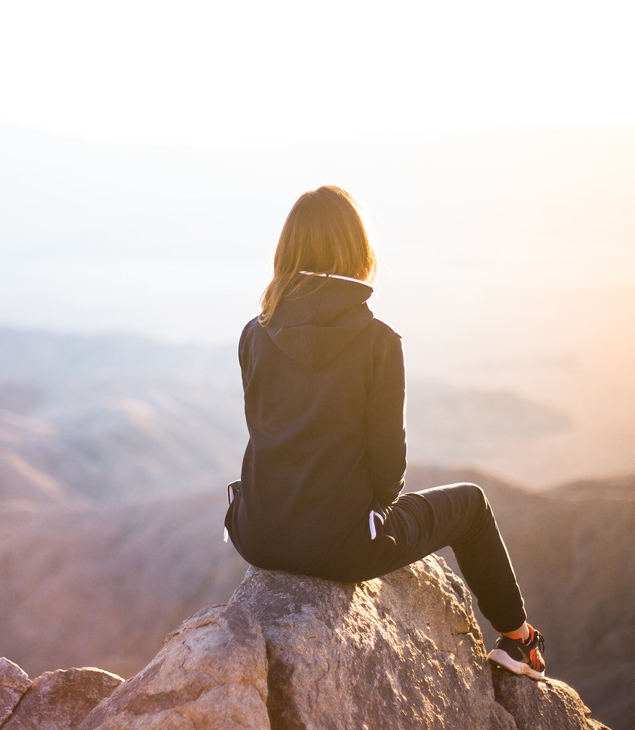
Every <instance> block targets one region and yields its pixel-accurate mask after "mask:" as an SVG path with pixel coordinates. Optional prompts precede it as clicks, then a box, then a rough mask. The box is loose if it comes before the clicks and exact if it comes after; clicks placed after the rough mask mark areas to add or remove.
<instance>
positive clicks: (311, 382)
mask: <svg viewBox="0 0 635 730" xmlns="http://www.w3.org/2000/svg"><path fill="white" fill-rule="evenodd" d="M299 276H303V280H302V281H301V286H300V290H299V292H298V294H297V295H294V297H293V298H287V299H283V300H282V302H281V303H280V304H279V305H278V307H277V308H276V310H275V312H274V315H273V317H272V319H271V321H270V322H269V324H268V325H267V326H266V327H263V326H262V325H261V324H260V323H259V322H258V320H257V319H253V320H251V321H250V322H249V323H248V324H247V325H246V327H245V329H244V330H243V332H242V335H241V338H240V345H239V359H240V366H241V370H242V378H243V387H244V393H245V416H246V419H247V426H248V429H249V443H248V445H247V449H246V452H245V456H244V460H243V466H242V473H241V482H242V484H241V489H240V492H239V496H238V497H237V498H236V499H235V500H234V501H233V502H232V504H231V506H230V508H229V510H228V513H227V517H226V520H225V525H226V527H227V529H228V531H229V534H230V536H231V539H232V542H233V543H234V545H235V546H236V548H237V550H238V552H239V553H240V554H241V555H242V556H243V557H244V558H245V559H246V560H247V561H248V562H250V563H251V564H253V565H257V566H259V567H262V568H269V569H281V570H289V571H292V572H299V573H306V574H310V575H322V576H324V577H341V576H342V575H345V574H346V573H345V571H344V572H343V566H344V565H345V564H346V563H349V562H350V561H351V558H354V556H353V555H351V552H353V553H354V552H356V551H357V552H359V551H361V552H364V551H365V549H366V547H369V546H370V534H369V511H370V510H371V509H375V510H377V511H380V512H382V514H385V512H386V509H387V508H389V506H390V505H391V504H392V503H393V502H394V501H395V500H396V498H397V496H398V495H399V492H400V491H401V489H402V487H403V484H404V472H405V468H406V440H405V429H404V400H405V384H404V362H403V353H402V348H401V338H400V336H399V335H398V334H396V333H395V332H394V331H393V330H392V329H391V328H390V327H388V326H387V325H386V324H384V323H383V322H381V321H379V320H377V319H375V318H374V317H373V314H372V312H371V311H370V310H369V308H368V305H367V304H366V300H367V299H368V298H369V297H370V295H371V294H372V288H371V287H370V286H368V285H366V284H363V283H361V282H359V281H355V280H351V279H344V278H339V277H332V276H330V277H324V276H319V275H299ZM338 566H340V567H342V570H340V569H339V568H338Z"/></svg>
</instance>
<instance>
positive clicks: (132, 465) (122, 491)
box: [0, 329, 568, 502]
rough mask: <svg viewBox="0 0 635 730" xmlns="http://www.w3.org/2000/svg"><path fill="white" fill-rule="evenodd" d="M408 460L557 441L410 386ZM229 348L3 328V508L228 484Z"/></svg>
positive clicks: (237, 418)
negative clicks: (9, 502) (22, 503)
mask: <svg viewBox="0 0 635 730" xmlns="http://www.w3.org/2000/svg"><path fill="white" fill-rule="evenodd" d="M407 414H408V444H409V453H410V458H411V459H413V460H425V461H429V460H434V461H436V462H437V463H439V462H440V463H446V464H450V465H453V464H457V463H458V464H461V463H466V462H471V463H474V462H478V460H479V458H481V457H489V456H491V455H492V454H496V453H497V449H501V448H505V449H509V448H510V447H511V448H513V445H514V444H515V443H518V444H520V443H524V442H525V441H526V440H527V439H531V438H536V437H540V436H541V435H544V434H548V433H553V432H558V431H560V430H563V429H566V428H567V427H568V421H567V419H566V418H564V417H563V416H562V415H560V414H559V413H558V412H557V411H554V410H553V409H550V408H547V407H546V406H543V405H541V404H536V403H534V402H532V401H529V400H527V399H524V398H521V397H519V396H517V395H515V394H513V393H510V392H504V391H481V390H475V389H468V388H456V387H454V386H449V385H447V384H444V383H442V382H439V381H430V380H416V379H414V380H410V381H409V383H408V409H407ZM247 437H248V436H247V430H246V427H245V424H244V416H243V404H242V391H241V384H240V372H239V367H238V362H237V355H236V352H235V348H233V347H202V346H195V345H169V344H164V343H160V342H155V341H153V340H150V339H147V338H143V337H137V336H132V335H95V336H84V335H68V334H56V333H51V332H40V331H28V330H15V329H0V500H2V499H12V500H16V499H18V500H20V499H21V500H29V501H36V502H40V501H41V502H57V501H60V500H64V499H69V498H72V499H83V500H120V499H126V498H130V497H139V496H148V495H152V494H155V495H156V494H166V495H167V494H182V493H184V492H188V493H189V492H195V491H200V490H204V489H208V488H210V487H211V485H216V484H222V483H223V482H224V481H227V480H231V479H234V478H236V477H237V476H238V474H239V470H240V464H241V459H242V454H243V452H244V448H245V445H246V443H247Z"/></svg>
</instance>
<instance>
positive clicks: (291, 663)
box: [80, 555, 604, 730]
mask: <svg viewBox="0 0 635 730" xmlns="http://www.w3.org/2000/svg"><path fill="white" fill-rule="evenodd" d="M589 714H590V713H589V711H588V709H587V708H586V707H585V706H584V704H583V703H582V701H581V700H580V698H579V697H578V695H577V694H576V693H575V692H574V691H573V690H572V689H571V688H569V687H567V686H566V685H565V684H563V683H562V682H558V681H556V680H549V681H544V682H539V683H536V682H533V681H532V680H530V679H528V678H526V677H516V676H512V675H509V674H507V673H506V672H504V671H503V670H498V669H494V668H493V667H492V666H491V665H490V664H489V663H488V662H487V661H486V659H485V649H484V646H483V642H482V637H481V632H480V630H479V627H478V625H477V623H476V620H475V618H474V613H473V611H472V605H471V599H470V595H469V593H468V591H467V589H466V588H465V586H464V584H463V583H462V581H461V580H460V579H459V578H458V577H457V576H456V575H455V574H454V573H452V571H450V570H449V568H448V567H447V565H446V564H445V562H444V561H443V560H442V559H441V558H438V557H437V556H434V555H432V556H429V557H428V558H425V559H424V560H422V561H419V562H417V563H414V564H413V565H410V566H408V567H406V568H402V569H401V570H398V571H395V572H394V573H391V574H389V575H387V576H384V577H383V578H378V579H375V580H371V581H366V582H364V583H360V584H347V583H335V582H331V581H326V580H320V579H316V578H309V577H305V576H298V575H291V574H289V573H285V572H281V571H264V570H259V569H256V568H250V569H249V570H248V572H247V575H246V577H245V579H244V580H243V582H242V584H241V585H240V587H239V588H238V590H237V591H236V592H235V593H234V595H233V596H232V599H231V600H230V602H229V604H228V605H227V606H226V607H222V606H212V607H210V608H208V609H205V610H203V611H201V612H199V613H198V614H196V615H195V616H193V617H192V618H191V619H189V620H188V621H186V622H185V623H184V624H183V625H182V626H181V627H180V628H179V629H177V631H175V632H174V633H173V634H171V635H170V636H168V639H167V640H166V643H165V645H164V647H163V649H162V650H161V652H159V654H158V655H157V657H156V658H155V660H154V661H153V662H152V663H151V664H150V665H149V666H148V667H146V669H144V670H143V671H142V672H141V673H140V674H138V675H137V676H136V677H133V678H132V679H130V680H128V681H127V682H125V683H124V684H123V685H122V686H121V687H120V688H119V689H118V690H116V691H115V692H114V693H113V694H112V695H111V696H110V697H109V698H108V699H107V700H105V701H104V702H102V703H101V704H100V705H99V706H98V707H97V708H95V709H94V710H93V711H92V713H91V714H90V715H89V716H88V717H87V718H86V719H85V721H84V722H83V723H82V724H81V726H80V730H141V729H142V728H144V729H146V728H147V729H148V730H152V729H153V728H165V730H172V729H173V730H181V728H183V729H184V730H185V729H186V728H187V729H188V730H189V729H190V728H193V727H195V728H204V729H205V730H214V729H216V728H218V729H219V730H220V729H221V728H223V729H225V728H227V729H229V730H231V729H232V728H238V727H242V728H244V727H247V728H253V729H254V730H256V728H257V729H259V730H266V729H267V728H272V729H273V730H352V729H354V730H383V729H384V728H390V729H391V730H415V728H417V729H418V730H419V729H421V728H428V729H429V730H437V729H438V730H464V728H468V727H469V728H474V730H525V728H527V729H528V728H532V730H547V729H548V730H582V729H583V730H598V729H599V728H602V727H604V726H602V725H600V724H599V723H596V722H594V721H593V720H591V719H590V717H589Z"/></svg>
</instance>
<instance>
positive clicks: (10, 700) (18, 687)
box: [0, 657, 31, 725]
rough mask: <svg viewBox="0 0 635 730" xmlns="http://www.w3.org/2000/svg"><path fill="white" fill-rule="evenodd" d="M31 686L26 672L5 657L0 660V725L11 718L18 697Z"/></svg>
mask: <svg viewBox="0 0 635 730" xmlns="http://www.w3.org/2000/svg"><path fill="white" fill-rule="evenodd" d="M30 686H31V680H30V679H29V677H28V675H27V673H26V672H23V671H22V669H20V667H19V666H18V665H17V664H14V663H13V662H10V661H9V660H8V659H5V657H1V658H0V725H2V723H3V722H4V721H5V720H6V719H7V718H8V717H10V716H11V713H12V712H13V708H14V707H15V706H16V705H17V704H18V702H19V701H20V697H22V695H23V694H24V693H25V692H26V691H27V689H29V687H30Z"/></svg>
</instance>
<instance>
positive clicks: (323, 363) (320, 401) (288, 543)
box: [225, 186, 545, 679]
mask: <svg viewBox="0 0 635 730" xmlns="http://www.w3.org/2000/svg"><path fill="white" fill-rule="evenodd" d="M375 270H376V259H375V255H374V253H373V250H372V247H371V245H370V242H369V239H368V235H367V231H366V228H365V226H364V223H363V219H362V214H361V210H360V206H359V205H358V203H357V202H356V201H355V200H354V198H353V197H352V196H351V195H350V194H349V193H347V192H346V191H344V190H342V189H341V188H338V187H334V186H324V187H321V188H319V189H318V190H313V191H310V192H307V193H305V194H304V195H302V196H301V197H300V198H299V200H298V201H297V202H296V204H295V205H294V206H293V208H292V210H291V212H290V213H289V216H288V218H287V220H286V222H285V225H284V228H283V229H282V233H281V235H280V240H279V243H278V247H277V249H276V253H275V258H274V275H273V279H272V280H271V282H270V284H269V285H268V287H267V289H266V290H265V292H264V294H263V297H262V302H261V304H262V311H261V313H260V315H259V316H258V317H256V318H254V319H252V320H251V321H250V322H249V323H248V324H247V325H246V326H245V328H244V330H243V332H242V335H241V338H240V345H239V359H240V367H241V370H242V379H243V387H244V393H245V415H246V419H247V426H248V429H249V443H248V445H247V449H246V452H245V456H244V460H243V466H242V473H241V479H240V481H238V482H234V483H233V484H231V485H230V487H229V491H230V507H229V510H228V512H227V516H226V518H225V527H226V529H227V531H228V533H229V536H230V537H231V540H232V542H233V544H234V545H235V547H236V549H237V550H238V552H239V553H240V554H241V555H242V556H243V558H244V559H245V560H246V561H248V562H249V563H251V564H252V565H255V566H258V567H260V568H265V569H270V570H286V571H290V572H293V573H302V574H305V575H313V576H319V577H322V578H328V579H331V580H335V581H346V582H359V581H363V580H368V579H370V578H375V577H378V576H381V575H385V574H386V573H389V572H391V571H393V570H396V569H397V568H400V567H402V566H405V565H408V564H409V563H412V562H414V561H416V560H420V559H421V558H423V557H425V556H426V555H428V554H430V553H432V552H434V551H436V550H440V549H441V548H443V547H445V546H446V545H449V546H450V547H451V548H452V549H453V550H454V553H455V555H456V558H457V561H458V564H459V566H460V568H461V572H462V573H463V577H464V578H465V580H466V581H467V583H468V585H469V587H470V589H471V590H472V592H473V593H474V595H475V596H476V599H477V601H478V605H479V608H480V609H481V611H482V613H483V615H484V616H485V617H486V618H487V619H488V620H489V621H490V623H491V624H492V626H493V627H494V628H495V629H496V630H497V631H499V632H501V636H500V637H499V638H498V640H497V642H496V648H495V649H494V650H493V651H492V652H490V654H489V655H488V658H489V659H491V660H492V661H495V662H496V663H498V664H500V665H503V666H504V667H506V668H507V669H509V670H511V671H512V672H515V673H517V674H527V675H529V676H530V677H532V678H534V679H538V678H540V677H543V676H544V671H545V663H544V660H543V658H542V656H541V649H542V650H543V651H544V645H543V638H542V636H541V635H540V634H539V632H538V631H536V630H534V629H533V628H532V627H531V626H530V625H529V624H528V623H527V622H526V614H525V610H524V604H523V598H522V595H521V593H520V589H519V587H518V584H517V582H516V577H515V575H514V571H513V568H512V566H511V563H510V560H509V556H508V555H507V550H506V549H505V545H504V543H503V540H502V538H501V535H500V533H499V530H498V526H497V524H496V520H495V519H494V515H493V513H492V509H491V507H490V505H489V503H488V501H487V498H486V496H485V494H484V493H483V491H482V489H481V488H480V487H478V486H476V485H475V484H466V483H463V484H450V485H446V486H441V487H435V488H433V489H425V490H422V491H419V492H407V493H403V494H401V490H402V488H403V487H404V473H405V470H406V434H405V429H404V402H405V379H404V360H403V353H402V347H401V337H400V336H399V335H398V334H397V333H396V332H394V331H393V330H392V329H391V328H390V327H389V326H388V325H386V324H384V323H383V322H381V321H380V320H378V319H375V317H374V316H373V314H372V312H371V311H370V309H369V308H368V305H367V304H366V301H367V300H368V298H369V297H370V295H371V294H372V292H373V290H372V288H371V286H370V285H369V283H368V282H370V281H372V280H373V277H374V274H375ZM234 496H235V498H233V497H234Z"/></svg>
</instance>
